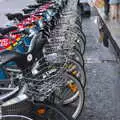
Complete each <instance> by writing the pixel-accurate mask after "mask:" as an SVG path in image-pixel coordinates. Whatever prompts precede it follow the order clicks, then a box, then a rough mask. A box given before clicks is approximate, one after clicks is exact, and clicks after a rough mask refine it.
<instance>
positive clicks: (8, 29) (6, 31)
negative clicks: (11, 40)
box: [0, 26, 17, 35]
mask: <svg viewBox="0 0 120 120" xmlns="http://www.w3.org/2000/svg"><path fill="white" fill-rule="evenodd" d="M14 30H17V27H15V26H11V27H8V28H0V33H1V34H2V35H6V34H8V33H9V32H12V31H14Z"/></svg>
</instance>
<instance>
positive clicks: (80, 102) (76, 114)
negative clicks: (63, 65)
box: [57, 73, 85, 119]
mask: <svg viewBox="0 0 120 120" xmlns="http://www.w3.org/2000/svg"><path fill="white" fill-rule="evenodd" d="M65 74H66V77H67V78H68V79H72V80H73V81H74V82H75V83H76V84H77V90H78V91H77V92H76V93H75V94H74V95H73V96H72V97H70V98H67V99H66V100H64V101H63V103H61V102H60V104H59V102H58V101H57V104H58V105H61V106H63V108H62V109H65V108H64V105H69V104H71V103H73V102H76V100H77V101H78V104H77V108H76V109H75V111H74V113H71V117H72V118H73V119H77V118H78V117H79V115H80V114H81V112H82V109H83V106H84V100H85V92H84V89H83V87H82V85H81V82H80V81H79V80H77V79H76V78H75V77H74V76H72V75H70V74H68V73H65ZM78 92H79V93H80V95H79V94H78ZM62 93H63V92H62ZM72 109H73V108H72ZM66 111H67V110H66ZM66 114H69V115H70V113H69V112H68V113H66Z"/></svg>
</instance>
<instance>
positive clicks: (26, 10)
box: [22, 8, 35, 14]
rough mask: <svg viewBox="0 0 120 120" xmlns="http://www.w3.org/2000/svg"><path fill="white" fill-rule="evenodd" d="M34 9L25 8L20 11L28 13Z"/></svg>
mask: <svg viewBox="0 0 120 120" xmlns="http://www.w3.org/2000/svg"><path fill="white" fill-rule="evenodd" d="M34 10H35V8H25V9H22V11H23V12H24V14H29V13H31V12H32V11H34Z"/></svg>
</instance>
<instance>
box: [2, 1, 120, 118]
mask: <svg viewBox="0 0 120 120" xmlns="http://www.w3.org/2000/svg"><path fill="white" fill-rule="evenodd" d="M0 1H1V3H0V21H1V22H0V24H1V25H3V24H4V23H6V22H7V20H6V18H5V17H3V14H4V13H6V12H8V11H9V10H11V12H13V11H16V10H18V9H21V8H23V7H24V6H25V5H26V4H27V3H29V2H28V1H29V0H25V1H27V2H26V3H24V4H22V1H23V0H12V2H11V1H10V0H6V1H7V3H2V0H0ZM18 1H19V4H18V3H17V2H18ZM31 1H32V0H31ZM20 2H21V3H20ZM13 3H14V4H13ZM12 5H13V6H14V5H16V6H15V7H14V8H13V9H12V7H13V6H12ZM10 6H11V7H10ZM17 6H19V7H17ZM5 7H7V8H8V7H9V9H5ZM16 8H17V9H16ZM95 19H96V17H95V16H94V17H90V18H86V19H84V20H83V30H84V32H85V34H86V36H87V46H86V53H85V55H84V58H85V61H86V73H87V85H86V90H85V92H86V101H85V106H84V109H83V112H82V114H81V116H80V120H120V93H119V91H120V80H119V79H120V63H118V62H117V59H116V57H115V55H114V53H113V52H111V48H105V47H104V46H103V44H102V43H99V42H98V37H99V33H98V29H97V25H96V24H95V22H94V21H95Z"/></svg>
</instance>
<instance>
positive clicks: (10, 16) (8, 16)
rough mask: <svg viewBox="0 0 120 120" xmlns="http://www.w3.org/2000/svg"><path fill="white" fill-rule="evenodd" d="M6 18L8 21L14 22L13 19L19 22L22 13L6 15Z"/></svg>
mask: <svg viewBox="0 0 120 120" xmlns="http://www.w3.org/2000/svg"><path fill="white" fill-rule="evenodd" d="M6 17H7V18H8V20H14V19H15V18H17V19H18V20H21V18H22V17H23V15H22V13H7V14H6Z"/></svg>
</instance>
